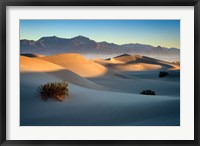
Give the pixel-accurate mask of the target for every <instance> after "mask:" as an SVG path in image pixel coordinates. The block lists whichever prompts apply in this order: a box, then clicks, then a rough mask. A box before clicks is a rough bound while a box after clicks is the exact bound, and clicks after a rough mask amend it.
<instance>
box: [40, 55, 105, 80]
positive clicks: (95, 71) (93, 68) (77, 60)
mask: <svg viewBox="0 0 200 146" xmlns="http://www.w3.org/2000/svg"><path fill="white" fill-rule="evenodd" d="M39 59H41V60H45V61H48V62H52V63H54V64H57V65H60V66H62V67H64V68H66V69H69V70H71V71H72V72H75V73H76V74H79V75H80V76H82V77H97V76H102V75H104V74H106V73H107V72H108V70H107V68H106V67H104V66H102V65H100V64H97V63H95V62H92V61H89V60H87V59H86V58H84V57H83V56H81V55H79V54H58V55H52V56H46V57H40V58H39Z"/></svg>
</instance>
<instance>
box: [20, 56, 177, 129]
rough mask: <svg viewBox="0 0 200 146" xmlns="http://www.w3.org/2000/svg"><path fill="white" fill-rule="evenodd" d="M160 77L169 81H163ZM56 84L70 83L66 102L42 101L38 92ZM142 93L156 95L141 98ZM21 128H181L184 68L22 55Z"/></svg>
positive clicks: (131, 60)
mask: <svg viewBox="0 0 200 146" xmlns="http://www.w3.org/2000/svg"><path fill="white" fill-rule="evenodd" d="M33 56H34V57H33ZM160 71H166V72H168V73H169V75H168V76H166V77H163V78H159V76H158V75H159V72H160ZM53 81H67V82H69V87H68V88H69V96H66V98H65V100H64V101H62V102H59V101H53V100H48V101H43V100H41V98H40V97H39V96H38V93H37V88H38V87H39V86H40V85H41V84H44V83H47V82H53ZM143 90H153V91H155V93H156V95H141V94H140V92H142V91H143ZM20 125H21V126H178V125H180V65H179V64H176V63H170V62H166V61H161V60H157V59H154V58H149V57H146V56H141V55H129V54H123V55H120V56H117V57H114V58H109V59H105V60H104V59H93V60H88V59H86V58H84V57H83V56H81V55H79V54H58V55H52V56H40V55H29V56H26V55H21V56H20Z"/></svg>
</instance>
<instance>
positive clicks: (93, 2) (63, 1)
mask: <svg viewBox="0 0 200 146" xmlns="http://www.w3.org/2000/svg"><path fill="white" fill-rule="evenodd" d="M7 6H194V11H195V13H194V17H195V18H194V30H195V31H194V44H195V48H194V52H195V53H194V56H195V58H194V64H195V71H194V78H195V83H194V87H195V89H194V93H195V97H194V100H195V101H194V114H195V115H194V117H195V118H194V126H195V128H194V140H118V141H114V140H62V141H59V140H6V7H7ZM0 9H1V12H0V27H1V29H0V34H1V35H0V44H1V49H0V67H1V68H0V69H1V72H0V75H1V76H0V81H1V82H0V83H1V88H0V104H1V105H0V144H1V145H2V146H5V145H6V146H7V145H8V146H9V145H12V146H22V145H28V146H32V145H37V146H40V145H42V146H45V145H46V146H47V145H48V146H52V145H56V146H57V145H68V146H71V145H73V146H76V145H77V146H78V145H115V146H117V145H120V146H121V145H131V146H138V145H141V146H151V145H152V146H154V145H161V146H166V145H176V146H194V145H195V146H197V145H200V136H199V131H200V122H198V121H200V120H199V118H200V116H199V113H200V111H199V110H200V108H199V107H200V106H199V105H200V100H199V99H198V98H199V97H198V96H199V90H198V86H199V85H198V84H199V77H198V73H199V67H198V65H199V64H200V59H198V55H199V56H200V51H198V49H199V42H200V37H199V35H200V29H199V26H200V2H199V0H109V1H108V0H3V1H0ZM188 86H189V85H188Z"/></svg>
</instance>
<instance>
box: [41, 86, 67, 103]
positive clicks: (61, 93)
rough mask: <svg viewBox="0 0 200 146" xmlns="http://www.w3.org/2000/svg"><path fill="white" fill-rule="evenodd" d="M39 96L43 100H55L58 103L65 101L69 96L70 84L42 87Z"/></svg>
mask: <svg viewBox="0 0 200 146" xmlns="http://www.w3.org/2000/svg"><path fill="white" fill-rule="evenodd" d="M37 91H38V93H39V96H40V97H41V98H42V99H43V100H45V101H46V100H47V99H53V100H57V101H63V100H64V98H65V95H69V94H68V83H67V82H51V83H46V84H43V85H40V87H38V89H37Z"/></svg>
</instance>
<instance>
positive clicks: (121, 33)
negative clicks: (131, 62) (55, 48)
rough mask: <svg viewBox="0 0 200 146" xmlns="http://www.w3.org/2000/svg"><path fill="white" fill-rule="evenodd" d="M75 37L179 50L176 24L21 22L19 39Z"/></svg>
mask: <svg viewBox="0 0 200 146" xmlns="http://www.w3.org/2000/svg"><path fill="white" fill-rule="evenodd" d="M78 35H82V36H86V37H89V38H90V39H93V40H95V41H97V42H101V41H107V42H110V43H116V44H126V43H141V44H149V45H153V46H163V47H168V48H171V47H176V48H180V21H179V20H20V39H30V40H38V39H39V38H41V37H44V36H57V37H62V38H72V37H75V36H78Z"/></svg>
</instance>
